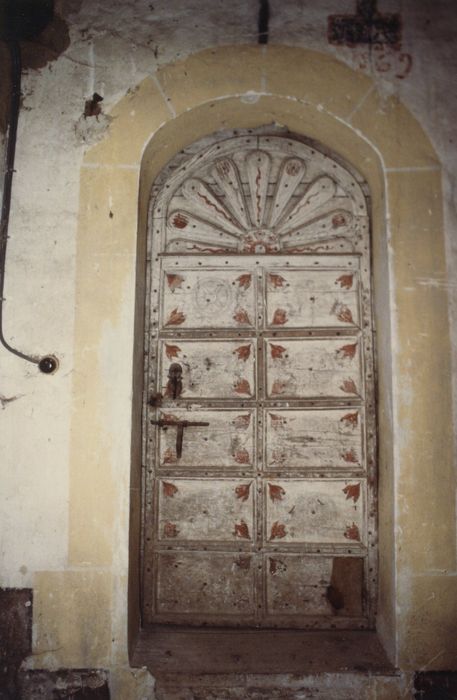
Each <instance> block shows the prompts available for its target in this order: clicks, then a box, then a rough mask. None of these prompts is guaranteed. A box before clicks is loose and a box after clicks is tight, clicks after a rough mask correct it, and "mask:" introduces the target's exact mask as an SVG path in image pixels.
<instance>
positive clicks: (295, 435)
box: [264, 407, 365, 470]
mask: <svg viewBox="0 0 457 700" xmlns="http://www.w3.org/2000/svg"><path fill="white" fill-rule="evenodd" d="M363 420H364V419H363V411H362V410H361V409H360V408H357V407H356V408H352V409H350V410H348V409H327V410H326V409H319V410H313V409H276V408H275V409H269V410H268V411H266V418H265V421H264V425H265V431H266V437H265V445H266V453H267V454H266V468H267V469H278V468H280V469H314V470H319V469H321V470H347V469H348V468H354V469H356V468H359V469H361V468H363V467H364V462H365V460H364V452H363V441H362V434H363Z"/></svg>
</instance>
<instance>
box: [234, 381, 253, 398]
mask: <svg viewBox="0 0 457 700" xmlns="http://www.w3.org/2000/svg"><path fill="white" fill-rule="evenodd" d="M233 391H235V392H236V393H237V394H248V395H249V396H250V395H251V385H250V384H249V382H248V380H247V379H239V380H238V381H237V382H236V384H235V385H234V387H233Z"/></svg>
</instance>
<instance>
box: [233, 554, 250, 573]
mask: <svg viewBox="0 0 457 700" xmlns="http://www.w3.org/2000/svg"><path fill="white" fill-rule="evenodd" d="M234 563H235V565H236V566H238V568H240V569H244V570H245V571H249V569H250V568H251V557H242V556H239V557H238V559H235V562H234Z"/></svg>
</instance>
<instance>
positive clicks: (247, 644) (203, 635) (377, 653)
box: [131, 626, 396, 676]
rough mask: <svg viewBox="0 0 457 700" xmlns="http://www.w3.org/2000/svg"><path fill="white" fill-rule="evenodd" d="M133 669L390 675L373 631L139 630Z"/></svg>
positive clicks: (392, 668) (169, 628)
mask: <svg viewBox="0 0 457 700" xmlns="http://www.w3.org/2000/svg"><path fill="white" fill-rule="evenodd" d="M131 664H132V665H133V666H140V667H146V668H148V670H149V671H150V672H151V673H152V674H153V675H154V676H159V675H163V674H166V675H167V674H177V673H178V674H216V673H217V674H224V673H235V674H240V673H241V674H297V673H298V674H316V673H318V674H321V673H351V672H352V673H357V674H361V673H362V674H363V673H365V674H369V675H384V676H386V675H387V676H390V675H396V671H395V669H394V667H393V666H392V664H391V663H390V662H389V660H388V658H387V656H386V653H385V651H384V649H383V647H382V645H381V643H380V641H379V639H378V636H377V634H376V632H373V631H365V630H364V631H359V630H331V631H321V630H319V631H318V630H315V631H308V630H305V631H303V630H271V629H262V630H254V629H252V630H246V629H245V630H237V629H219V628H211V629H210V628H205V629H201V628H199V629H195V628H190V627H187V628H183V627H172V626H151V627H145V628H143V629H142V630H141V631H140V633H139V636H138V639H137V642H136V644H135V647H134V651H133V654H132V659H131Z"/></svg>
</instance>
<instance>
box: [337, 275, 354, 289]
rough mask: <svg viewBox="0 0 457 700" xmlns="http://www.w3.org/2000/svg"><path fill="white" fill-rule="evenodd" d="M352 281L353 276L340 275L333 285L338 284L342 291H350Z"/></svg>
mask: <svg viewBox="0 0 457 700" xmlns="http://www.w3.org/2000/svg"><path fill="white" fill-rule="evenodd" d="M353 281H354V275H341V277H338V279H337V280H336V281H335V284H338V282H339V284H340V287H341V288H342V289H352V284H353Z"/></svg>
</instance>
